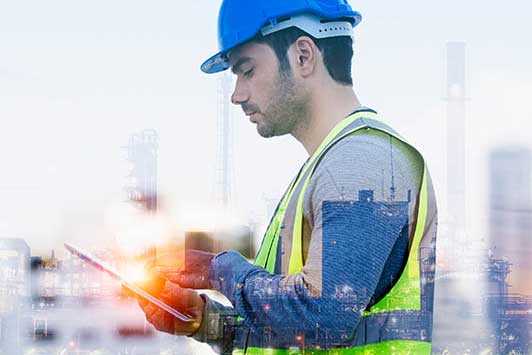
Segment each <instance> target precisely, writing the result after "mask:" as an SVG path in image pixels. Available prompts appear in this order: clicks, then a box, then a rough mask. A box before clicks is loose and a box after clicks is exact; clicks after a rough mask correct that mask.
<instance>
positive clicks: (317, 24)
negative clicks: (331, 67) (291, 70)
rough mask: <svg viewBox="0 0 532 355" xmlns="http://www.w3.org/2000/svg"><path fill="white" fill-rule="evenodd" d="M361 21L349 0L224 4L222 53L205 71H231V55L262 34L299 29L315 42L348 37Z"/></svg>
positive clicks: (220, 34) (258, 0)
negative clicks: (230, 52) (237, 48)
mask: <svg viewBox="0 0 532 355" xmlns="http://www.w3.org/2000/svg"><path fill="white" fill-rule="evenodd" d="M360 20H361V16H360V14H359V13H358V12H356V11H353V9H352V8H351V6H350V5H349V4H348V2H347V0H223V2H222V6H221V8H220V13H219V15H218V44H219V49H220V52H218V53H216V54H215V55H214V56H212V57H210V58H209V59H207V60H206V61H205V62H204V63H203V64H202V65H201V70H202V71H204V72H205V73H217V72H220V71H223V70H226V69H228V68H229V62H228V60H227V53H228V52H229V51H230V50H231V49H233V48H235V47H237V46H239V45H241V44H243V43H245V42H247V41H249V40H250V39H252V38H253V37H255V36H256V35H257V34H258V33H259V31H261V32H262V33H263V34H264V35H266V34H269V33H273V32H276V31H279V30H281V29H284V28H287V27H291V26H296V27H299V28H301V29H302V30H304V31H305V32H307V33H309V34H311V35H313V36H314V37H315V38H324V37H334V36H345V35H350V33H351V31H352V28H353V27H355V26H356V25H357V24H358V23H359V22H360ZM335 21H336V22H335Z"/></svg>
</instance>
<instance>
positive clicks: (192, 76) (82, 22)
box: [0, 0, 532, 253]
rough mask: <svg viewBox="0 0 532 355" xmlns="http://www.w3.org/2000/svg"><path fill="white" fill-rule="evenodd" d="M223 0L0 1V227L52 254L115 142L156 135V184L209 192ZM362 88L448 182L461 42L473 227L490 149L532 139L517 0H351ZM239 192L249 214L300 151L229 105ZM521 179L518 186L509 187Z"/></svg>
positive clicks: (90, 216) (86, 202)
mask: <svg viewBox="0 0 532 355" xmlns="http://www.w3.org/2000/svg"><path fill="white" fill-rule="evenodd" d="M219 4H220V2H219V1H214V0H209V1H207V0H204V1H201V0H200V1H192V2H191V1H150V2H146V1H125V0H115V1H112V2H111V1H102V0H94V1H90V2H89V1H72V0H68V1H67V0H62V1H61V0H48V1H36V0H32V1H23V0H21V1H7V0H0V122H1V126H0V127H1V129H0V162H1V164H2V169H1V174H0V198H1V200H2V203H1V204H0V236H2V237H23V238H25V239H26V240H28V242H29V243H30V246H31V247H32V248H33V249H34V250H35V252H38V253H43V252H46V253H48V252H49V250H50V249H51V248H53V247H55V248H57V245H58V244H59V243H60V242H61V241H63V240H67V239H69V240H71V239H85V240H95V241H98V242H99V243H102V241H103V240H104V239H105V238H106V237H107V236H106V234H105V233H104V231H103V229H104V228H103V225H104V222H105V220H106V218H107V217H106V211H108V210H109V206H110V205H112V204H116V203H117V201H120V199H122V198H123V192H122V190H121V189H122V186H123V184H124V181H125V180H124V175H125V174H126V172H127V170H126V165H125V163H124V159H123V158H124V157H123V154H122V151H121V150H120V147H121V146H124V145H125V144H126V143H127V140H128V137H129V135H130V134H131V133H135V132H136V131H139V130H141V129H144V128H154V129H156V130H157V131H158V132H159V135H160V143H161V146H160V159H159V164H160V169H159V182H160V190H161V193H162V194H164V196H165V197H166V200H167V201H168V203H169V204H172V205H174V206H177V207H178V208H179V210H180V211H182V212H183V211H187V210H193V209H197V208H198V206H201V205H202V204H206V203H208V201H209V199H210V197H211V191H212V187H213V185H214V166H215V158H216V114H217V106H216V102H217V101H216V90H217V80H216V76H207V75H204V74H202V73H201V72H200V70H199V65H200V64H201V62H202V61H203V60H204V59H205V58H206V57H208V56H209V55H211V54H212V53H214V52H215V50H216V17H217V11H218V6H219ZM352 4H353V6H354V7H355V8H357V9H359V10H360V12H361V13H362V14H363V17H364V19H363V22H362V23H361V24H360V25H359V27H357V30H356V48H355V51H356V58H355V61H354V79H355V82H356V84H355V87H356V91H357V93H358V94H359V96H360V98H361V99H362V102H363V103H364V104H366V105H368V106H371V107H373V108H375V109H377V110H378V111H380V113H381V114H382V115H383V117H384V118H385V119H386V120H388V121H389V122H390V123H391V124H392V125H393V126H394V127H395V128H396V129H397V130H399V131H400V132H402V133H403V134H404V135H405V136H406V137H408V138H409V139H410V140H411V141H412V142H413V143H415V144H417V145H418V146H419V147H420V148H421V150H422V151H423V152H424V153H425V156H426V158H427V160H428V162H429V164H430V168H431V170H432V175H433V177H434V178H435V181H436V188H437V189H438V188H440V189H439V193H443V190H442V188H441V187H442V186H443V173H444V163H445V161H444V159H443V156H442V152H443V151H444V146H443V144H444V141H445V140H444V129H445V103H444V101H443V100H442V98H443V97H444V95H445V43H446V42H447V41H449V40H459V41H465V42H466V43H467V56H468V58H467V72H468V82H467V85H468V96H469V97H470V98H471V101H470V103H469V106H468V107H469V110H468V124H467V127H468V130H467V154H468V156H467V164H468V170H467V179H468V191H467V193H468V208H469V213H470V215H469V221H470V224H469V227H470V228H471V232H472V233H475V234H479V233H481V234H482V233H485V231H486V222H487V219H486V211H485V203H486V200H485V195H486V194H487V191H486V178H487V168H486V157H487V154H488V151H489V149H490V147H492V146H496V145H499V144H525V145H527V146H530V144H531V142H532V139H531V138H532V133H531V129H532V123H531V122H530V120H531V119H532V108H531V106H530V105H529V97H528V96H529V95H530V93H531V92H532V70H530V63H532V48H531V46H530V38H529V36H530V33H532V25H531V24H530V20H529V16H530V13H531V12H532V5H531V4H530V2H528V1H508V2H505V3H504V5H502V3H500V2H491V1H479V0H474V1H467V2H465V1H459V0H448V1H445V2H443V1H440V2H428V1H420V0H417V1H414V0H410V1H408V0H407V1H402V2H391V1H386V2H385V1H370V0H364V1H356V2H354V1H352ZM236 112H237V114H235V115H234V118H235V122H236V130H237V131H236V137H237V139H236V143H235V148H234V150H235V160H236V165H235V167H234V169H235V173H236V174H235V175H236V181H235V185H236V193H237V199H236V203H237V205H238V206H239V207H240V209H241V210H243V211H252V212H253V213H260V212H262V211H263V209H264V201H263V199H262V197H263V196H264V195H267V196H278V195H279V194H280V192H281V190H282V189H283V188H284V187H285V185H286V184H287V183H288V181H289V179H290V178H291V176H292V175H293V174H294V173H295V171H296V170H297V168H298V166H299V164H300V163H301V162H302V161H303V159H304V158H305V153H304V150H303V149H302V147H301V146H300V145H299V143H297V142H296V141H295V140H294V139H292V138H291V137H282V138H276V139H272V140H264V139H262V138H260V137H259V136H258V134H257V133H256V131H255V128H254V126H253V125H251V124H250V123H249V122H248V121H247V120H246V119H245V117H244V116H243V115H242V114H240V113H239V112H238V111H236ZM516 188H517V187H516Z"/></svg>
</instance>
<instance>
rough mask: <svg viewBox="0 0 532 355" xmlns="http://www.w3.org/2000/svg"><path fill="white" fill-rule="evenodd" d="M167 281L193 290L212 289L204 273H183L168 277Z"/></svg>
mask: <svg viewBox="0 0 532 355" xmlns="http://www.w3.org/2000/svg"><path fill="white" fill-rule="evenodd" d="M167 280H169V281H171V282H174V283H176V284H178V285H179V286H181V287H184V288H192V289H208V288H211V287H210V282H209V280H208V277H207V276H206V275H205V274H204V273H187V272H181V273H178V274H172V275H168V277H167Z"/></svg>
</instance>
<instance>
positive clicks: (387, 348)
mask: <svg viewBox="0 0 532 355" xmlns="http://www.w3.org/2000/svg"><path fill="white" fill-rule="evenodd" d="M376 118H377V117H376V113H375V112H374V111H372V110H364V111H358V112H355V113H354V114H352V115H351V116H349V117H347V118H346V119H344V120H342V121H341V122H340V123H339V124H338V125H337V126H336V127H334V129H333V130H332V131H331V132H330V133H329V134H328V136H327V137H326V138H325V139H324V141H323V142H322V143H321V145H320V146H319V147H318V149H317V150H316V152H315V153H314V154H313V155H312V156H311V157H310V158H309V159H308V160H307V162H306V163H305V165H304V167H303V168H302V170H301V171H300V173H299V174H298V176H297V177H296V179H295V180H294V181H293V182H292V184H291V185H290V187H289V188H288V190H287V191H286V192H285V194H284V195H283V197H282V199H281V201H280V203H279V205H278V207H277V210H276V212H275V214H274V216H273V218H272V220H271V222H270V225H269V226H268V229H267V231H266V233H265V236H264V239H263V241H262V244H261V247H260V249H259V252H258V253H257V257H256V259H255V264H256V265H258V266H261V267H263V268H265V269H266V270H267V271H269V272H270V273H274V271H275V266H276V265H275V264H276V260H277V250H278V243H279V239H280V232H281V226H282V224H283V223H284V222H285V221H284V218H285V212H286V209H287V207H288V205H289V202H290V201H291V199H292V198H297V200H296V201H297V202H296V203H297V205H296V210H295V216H294V221H293V231H292V235H293V238H292V248H291V253H290V259H289V268H288V273H289V274H296V273H299V272H301V271H302V269H303V246H302V237H303V201H304V195H305V191H306V189H307V187H308V185H309V182H310V180H311V178H312V175H313V172H314V171H315V169H316V166H317V165H318V164H319V162H320V160H321V158H322V157H323V156H324V155H325V154H326V153H327V151H328V150H329V149H330V148H331V147H332V146H333V145H334V144H336V143H337V142H339V141H340V140H342V139H343V138H345V137H348V136H350V135H353V134H355V133H357V134H364V132H365V131H369V130H377V131H381V132H385V133H387V134H389V135H391V136H392V137H395V138H396V139H398V140H399V141H401V142H403V143H405V144H407V145H409V144H408V143H407V142H405V140H404V139H403V138H402V137H400V136H399V135H398V134H397V133H396V132H394V131H393V130H392V129H391V128H389V127H388V126H386V125H384V124H383V123H382V122H379V121H378V120H377V119H376ZM409 146H410V145H409ZM412 148H413V147H412ZM413 149H414V150H415V148H413ZM419 156H420V157H421V154H419ZM429 186H430V181H429V177H428V172H427V168H426V165H425V162H423V173H422V180H421V188H420V191H418V194H417V208H416V212H415V213H416V219H415V225H414V227H413V238H412V239H411V241H410V248H409V253H408V259H407V262H406V266H405V267H404V269H403V271H402V273H401V275H400V277H399V279H398V281H397V282H396V283H395V284H394V285H393V287H392V288H391V289H390V290H389V291H388V292H387V293H386V294H385V295H384V297H382V298H381V299H380V300H379V301H378V302H377V303H375V304H374V305H372V306H371V307H370V308H369V309H367V310H366V311H365V312H364V313H363V315H362V317H361V320H360V323H359V325H358V326H357V328H356V329H354V330H353V331H354V335H353V337H352V339H350V340H351V343H350V344H348V345H343V347H341V348H337V347H335V348H330V349H293V348H290V349H271V348H258V347H253V346H251V347H248V348H247V349H246V352H245V353H246V354H252V355H255V354H257V355H259V354H261V355H262V354H268V355H270V354H271V355H278V354H279V355H284V354H287V355H288V354H334V355H340V354H364V355H374V354H375V355H377V354H430V353H431V333H432V329H431V327H432V312H431V311H427V310H426V307H422V301H423V302H424V303H425V304H430V305H432V302H433V293H432V292H426V291H425V290H424V288H423V287H422V286H421V279H422V278H423V277H427V276H428V275H422V272H424V271H423V270H422V267H421V260H420V250H421V244H422V241H423V240H424V239H428V238H430V236H427V238H424V237H425V236H426V235H427V234H428V233H427V232H428V225H427V217H428V216H427V215H428V213H427V212H428V210H429V203H435V199H434V195H433V192H432V189H431V188H429ZM297 190H299V194H298V195H297V196H296V195H295V194H294V192H295V191H297ZM424 244H425V243H424ZM432 248H434V244H433V245H432ZM432 262H433V261H432ZM431 308H432V307H430V309H431ZM390 321H391V322H393V324H394V325H395V328H394V329H395V330H396V329H397V324H400V325H401V326H402V327H404V329H401V332H399V333H398V332H397V331H395V332H390V331H387V329H386V327H387V325H388V324H390V323H389V322H390ZM233 354H244V350H243V349H236V350H235V351H234V352H233Z"/></svg>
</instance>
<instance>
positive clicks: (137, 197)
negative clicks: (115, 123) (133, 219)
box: [125, 129, 159, 213]
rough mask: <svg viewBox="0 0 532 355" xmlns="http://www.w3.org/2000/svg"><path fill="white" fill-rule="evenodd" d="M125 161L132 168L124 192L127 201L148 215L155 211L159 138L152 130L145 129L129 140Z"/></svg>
mask: <svg viewBox="0 0 532 355" xmlns="http://www.w3.org/2000/svg"><path fill="white" fill-rule="evenodd" d="M125 148H126V150H127V160H128V161H130V162H131V164H132V165H133V168H132V169H131V172H130V174H129V176H128V183H127V185H126V187H125V190H126V192H127V194H128V199H129V200H130V201H131V202H133V203H135V204H137V205H138V206H139V207H141V208H143V209H145V210H146V211H148V212H149V213H155V212H156V211H157V152H158V149H159V136H158V135H157V132H156V131H155V130H153V129H146V130H144V131H142V132H140V133H138V134H133V135H131V136H130V138H129V144H128V146H127V147H125Z"/></svg>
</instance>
